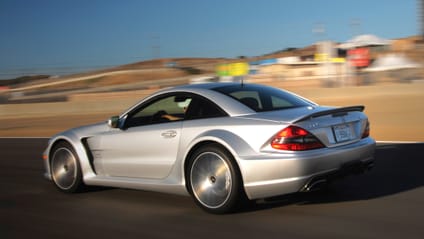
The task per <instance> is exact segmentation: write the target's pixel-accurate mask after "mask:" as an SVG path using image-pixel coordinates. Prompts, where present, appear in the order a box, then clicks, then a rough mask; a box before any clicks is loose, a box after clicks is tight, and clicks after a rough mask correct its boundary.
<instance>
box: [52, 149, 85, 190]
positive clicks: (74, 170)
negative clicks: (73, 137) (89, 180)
mask: <svg viewBox="0 0 424 239" xmlns="http://www.w3.org/2000/svg"><path fill="white" fill-rule="evenodd" d="M50 155H51V160H50V170H51V175H52V179H53V182H54V184H55V185H56V187H57V188H58V189H59V190H60V191H62V192H65V193H76V192H80V191H82V190H83V189H85V185H84V183H83V180H82V172H81V167H80V163H79V158H78V155H77V154H76V153H75V150H74V148H73V147H72V145H71V144H69V143H68V142H60V143H58V144H57V145H55V146H54V147H53V149H52V153H51V154H50Z"/></svg>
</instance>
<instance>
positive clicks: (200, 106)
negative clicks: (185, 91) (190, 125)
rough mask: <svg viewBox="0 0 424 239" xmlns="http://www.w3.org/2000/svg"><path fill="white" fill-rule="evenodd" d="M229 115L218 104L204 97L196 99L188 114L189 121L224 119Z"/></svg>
mask: <svg viewBox="0 0 424 239" xmlns="http://www.w3.org/2000/svg"><path fill="white" fill-rule="evenodd" d="M223 116H227V114H226V113H225V112H224V111H223V110H222V109H221V108H220V107H218V106H217V105H216V104H214V103H212V102H211V101H209V100H207V99H204V98H202V97H196V98H194V99H193V102H192V103H191V104H190V107H189V108H188V111H187V113H186V118H187V119H207V118H215V117H223Z"/></svg>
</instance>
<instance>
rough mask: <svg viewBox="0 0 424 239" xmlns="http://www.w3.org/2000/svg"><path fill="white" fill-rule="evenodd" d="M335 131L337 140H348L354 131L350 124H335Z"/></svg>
mask: <svg viewBox="0 0 424 239" xmlns="http://www.w3.org/2000/svg"><path fill="white" fill-rule="evenodd" d="M333 131H334V136H335V137H336V141H337V142H344V141H348V140H350V139H351V138H352V131H351V129H350V125H348V124H342V125H337V126H333Z"/></svg>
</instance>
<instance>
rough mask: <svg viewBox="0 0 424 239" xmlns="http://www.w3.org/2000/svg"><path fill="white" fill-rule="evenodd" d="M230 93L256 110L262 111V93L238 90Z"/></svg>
mask: <svg viewBox="0 0 424 239" xmlns="http://www.w3.org/2000/svg"><path fill="white" fill-rule="evenodd" d="M230 95H231V96H232V97H234V98H236V99H238V100H239V101H240V102H241V103H243V104H244V105H246V106H247V107H249V108H251V109H253V110H254V111H260V110H261V109H262V108H263V106H262V102H261V98H260V95H259V93H258V92H257V91H237V92H233V93H231V94H230Z"/></svg>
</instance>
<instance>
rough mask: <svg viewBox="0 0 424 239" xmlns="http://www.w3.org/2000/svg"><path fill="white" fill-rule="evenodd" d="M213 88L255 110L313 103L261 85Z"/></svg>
mask: <svg viewBox="0 0 424 239" xmlns="http://www.w3.org/2000/svg"><path fill="white" fill-rule="evenodd" d="M213 90H215V91H218V92H220V93H222V94H224V95H227V96H230V97H232V98H234V99H235V100H237V101H239V102H241V103H242V104H244V105H246V106H248V107H249V108H251V109H252V110H254V111H256V112H264V111H273V110H282V109H288V108H295V107H303V106H310V105H313V103H311V102H309V101H307V100H305V99H302V98H300V97H298V96H296V95H293V94H291V93H289V92H286V91H283V90H279V89H277V88H273V87H268V86H262V85H241V84H240V85H230V86H222V87H217V88H214V89H213Z"/></svg>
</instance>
